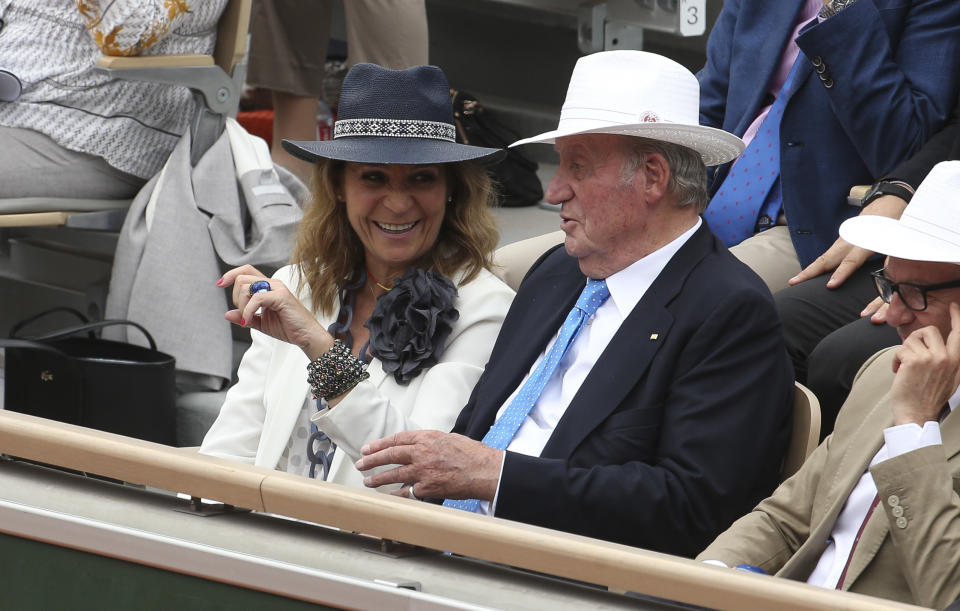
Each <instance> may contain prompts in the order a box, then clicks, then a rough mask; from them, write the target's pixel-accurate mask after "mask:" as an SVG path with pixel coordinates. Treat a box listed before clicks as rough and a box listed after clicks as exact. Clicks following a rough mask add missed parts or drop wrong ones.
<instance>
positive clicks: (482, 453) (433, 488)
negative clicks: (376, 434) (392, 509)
mask: <svg viewBox="0 0 960 611" xmlns="http://www.w3.org/2000/svg"><path fill="white" fill-rule="evenodd" d="M360 452H361V453H362V454H363V458H361V459H360V460H358V461H357V462H356V463H355V465H356V467H357V469H358V470H360V471H366V470H368V469H372V468H374V467H379V466H382V465H400V466H399V467H396V468H393V469H390V470H387V471H384V472H382V473H375V474H373V475H369V476H367V477H365V478H364V480H363V484H364V485H365V486H367V487H369V488H376V487H377V486H383V485H384V484H395V483H402V482H414V491H415V493H416V495H417V496H418V497H421V498H422V497H434V498H446V499H480V500H486V501H492V500H493V497H494V496H495V495H496V493H497V485H498V483H499V481H500V467H501V465H502V463H503V455H504V452H503V450H495V449H493V448H491V447H489V446H486V445H484V444H482V443H480V442H479V441H474V440H473V439H470V438H469V437H464V436H463V435H455V434H453V433H441V432H440V431H402V432H400V433H396V434H394V435H391V436H389V437H384V438H383V439H378V440H376V441H373V442H371V443H368V444H366V445H365V446H363V448H361V449H360ZM395 494H398V495H400V496H406V495H407V490H406V488H404V489H403V490H400V491H398V492H396V493H395Z"/></svg>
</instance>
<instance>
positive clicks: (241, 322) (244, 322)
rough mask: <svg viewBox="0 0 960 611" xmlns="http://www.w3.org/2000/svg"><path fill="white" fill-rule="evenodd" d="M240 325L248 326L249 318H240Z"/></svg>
mask: <svg viewBox="0 0 960 611" xmlns="http://www.w3.org/2000/svg"><path fill="white" fill-rule="evenodd" d="M240 326H241V327H246V326H247V319H246V318H241V319H240Z"/></svg>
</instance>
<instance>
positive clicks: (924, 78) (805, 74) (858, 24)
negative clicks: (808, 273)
mask: <svg viewBox="0 0 960 611" xmlns="http://www.w3.org/2000/svg"><path fill="white" fill-rule="evenodd" d="M802 4H803V3H802V1H801V0H782V1H778V2H770V1H769V0H726V1H725V2H724V6H723V10H722V11H721V12H720V16H719V17H718V19H717V23H716V25H715V26H714V28H713V31H712V32H711V33H710V40H709V42H708V45H707V63H706V65H705V66H704V68H703V70H701V71H700V73H699V74H698V78H699V80H700V87H701V91H700V113H701V114H700V121H701V123H703V124H704V125H710V126H713V127H722V128H723V129H725V130H727V131H730V132H732V133H734V134H737V135H738V136H742V135H743V134H744V132H746V130H747V127H749V126H750V123H751V122H752V121H753V120H754V119H755V118H756V116H757V114H758V113H759V112H760V109H761V108H762V107H763V106H764V105H765V101H764V98H765V96H766V90H767V84H768V82H769V80H770V77H771V75H772V74H773V72H774V70H775V69H776V67H777V65H778V64H779V63H780V59H781V56H782V54H783V50H784V48H785V45H786V43H787V38H788V36H789V35H790V33H791V32H792V30H793V28H794V27H796V24H797V21H798V18H799V10H800V8H801V7H802ZM797 44H798V45H799V46H800V48H801V49H802V50H803V52H804V54H805V55H806V57H807V59H808V60H810V61H808V63H807V65H804V66H802V67H801V72H800V73H799V74H798V76H797V82H798V86H799V88H798V90H797V91H796V93H794V95H793V97H792V98H791V100H790V102H789V103H788V104H787V107H786V109H785V110H784V116H783V123H782V125H781V139H780V155H781V157H780V159H781V180H782V181H783V203H784V210H785V211H786V214H787V220H788V224H789V226H790V235H791V237H792V239H793V245H794V248H795V249H796V251H797V255H798V256H799V258H800V262H801V263H802V264H803V265H807V264H809V263H811V262H812V261H813V260H814V259H815V258H816V257H818V256H819V255H820V254H822V253H823V251H825V250H826V249H827V248H829V247H830V245H831V244H833V242H834V241H835V240H836V238H837V235H838V233H837V230H838V228H839V226H840V223H841V222H843V221H844V220H845V219H847V218H848V217H851V216H854V215H855V214H857V213H858V212H859V209H858V208H854V207H852V206H849V205H847V204H846V196H847V193H848V192H849V190H850V187H852V186H853V185H856V184H869V183H872V182H873V181H874V180H875V179H876V178H879V177H881V176H883V175H884V174H886V173H887V172H889V171H890V170H892V169H893V168H894V167H896V166H897V165H898V164H900V163H901V162H903V161H905V160H906V159H907V158H908V157H909V156H910V155H911V154H912V153H914V152H915V151H917V150H919V149H920V147H921V146H922V145H923V143H924V142H925V141H926V140H927V139H928V138H929V137H930V136H931V135H933V133H935V132H936V131H937V129H938V128H939V127H940V125H942V124H943V122H944V120H945V119H946V117H947V115H948V114H949V112H950V110H951V109H952V108H953V104H954V103H955V101H956V99H957V98H956V95H957V91H958V87H960V2H957V1H956V0H914V1H913V2H911V1H909V0H858V1H857V2H856V3H855V4H853V5H852V6H850V7H848V8H846V9H845V10H843V11H841V12H840V13H839V14H837V15H835V16H833V17H831V18H829V19H827V20H826V21H824V22H823V23H816V21H815V22H814V23H812V24H810V25H808V26H806V27H805V28H804V30H803V31H802V32H801V33H800V35H799V36H798V38H797ZM816 57H819V58H821V59H822V61H823V63H824V65H825V67H826V71H825V72H824V77H826V78H825V79H824V80H821V79H820V78H819V77H818V74H817V73H816V72H814V68H813V65H812V60H813V59H814V58H816ZM825 81H826V82H830V83H832V87H829V88H828V87H826V86H825ZM766 103H769V100H767V102H766ZM728 169H729V165H728V166H725V167H723V168H720V169H718V170H717V171H716V172H715V174H714V180H713V183H712V191H716V189H717V187H718V186H719V184H720V182H722V180H723V178H724V177H726V174H727V170H728Z"/></svg>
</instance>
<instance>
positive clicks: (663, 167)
mask: <svg viewBox="0 0 960 611" xmlns="http://www.w3.org/2000/svg"><path fill="white" fill-rule="evenodd" d="M642 170H643V173H644V177H645V178H646V181H645V187H644V188H645V190H646V192H647V195H648V198H647V201H650V202H655V201H659V200H661V199H662V198H663V196H664V195H666V193H667V184H668V183H669V182H670V164H668V163H667V160H666V158H665V157H664V156H663V155H661V154H660V153H647V154H646V156H645V159H644V162H643V166H642Z"/></svg>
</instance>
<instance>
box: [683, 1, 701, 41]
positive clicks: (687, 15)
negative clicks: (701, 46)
mask: <svg viewBox="0 0 960 611" xmlns="http://www.w3.org/2000/svg"><path fill="white" fill-rule="evenodd" d="M706 4H707V1H706V0H680V15H679V17H680V35H681V36H701V35H702V34H703V33H704V32H705V31H706V29H707V8H706Z"/></svg>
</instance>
